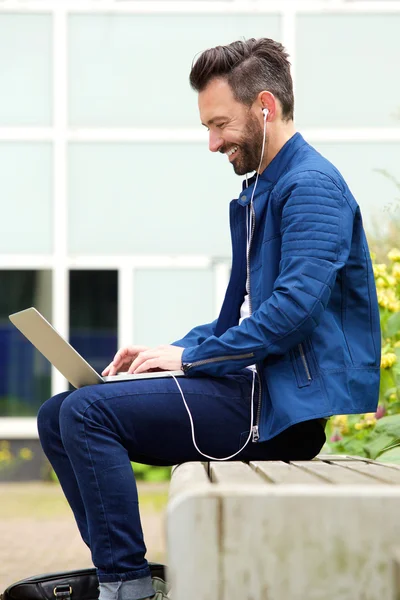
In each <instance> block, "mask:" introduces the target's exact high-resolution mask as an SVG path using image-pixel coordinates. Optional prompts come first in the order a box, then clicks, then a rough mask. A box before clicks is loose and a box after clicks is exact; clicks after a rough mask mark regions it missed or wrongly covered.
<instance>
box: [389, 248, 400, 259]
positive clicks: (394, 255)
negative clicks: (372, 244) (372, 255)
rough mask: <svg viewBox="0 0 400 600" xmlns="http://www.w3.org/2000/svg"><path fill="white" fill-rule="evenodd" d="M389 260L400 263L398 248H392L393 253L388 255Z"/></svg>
mask: <svg viewBox="0 0 400 600" xmlns="http://www.w3.org/2000/svg"><path fill="white" fill-rule="evenodd" d="M387 257H388V259H389V260H393V261H396V260H399V261H400V250H399V249H398V248H392V249H391V251H390V252H389V253H388V255H387Z"/></svg>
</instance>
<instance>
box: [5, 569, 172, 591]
mask: <svg viewBox="0 0 400 600" xmlns="http://www.w3.org/2000/svg"><path fill="white" fill-rule="evenodd" d="M149 567H150V571H151V576H152V577H160V578H161V579H164V580H165V578H166V573H165V567H164V565H161V564H159V563H149ZM98 585H99V581H98V579H97V572H96V569H94V568H91V569H79V570H77V571H61V572H58V573H45V574H43V575H35V576H34V577H28V578H27V579H21V581H17V582H16V583H13V584H11V585H10V586H8V588H7V589H6V590H5V591H4V593H3V594H0V600H55V599H56V600H70V599H71V600H97V598H98V597H99V588H98Z"/></svg>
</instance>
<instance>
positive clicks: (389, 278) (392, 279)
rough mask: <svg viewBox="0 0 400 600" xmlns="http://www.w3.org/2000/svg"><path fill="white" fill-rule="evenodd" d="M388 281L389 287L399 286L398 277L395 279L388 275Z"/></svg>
mask: <svg viewBox="0 0 400 600" xmlns="http://www.w3.org/2000/svg"><path fill="white" fill-rule="evenodd" d="M386 281H387V282H388V284H389V285H392V286H395V285H397V281H396V277H393V275H388V276H387V277H386Z"/></svg>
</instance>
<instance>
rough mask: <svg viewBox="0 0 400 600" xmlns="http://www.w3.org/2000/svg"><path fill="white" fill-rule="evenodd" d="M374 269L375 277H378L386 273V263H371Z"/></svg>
mask: <svg viewBox="0 0 400 600" xmlns="http://www.w3.org/2000/svg"><path fill="white" fill-rule="evenodd" d="M372 268H373V270H374V275H375V277H379V276H380V275H386V271H387V265H385V263H381V264H379V265H372Z"/></svg>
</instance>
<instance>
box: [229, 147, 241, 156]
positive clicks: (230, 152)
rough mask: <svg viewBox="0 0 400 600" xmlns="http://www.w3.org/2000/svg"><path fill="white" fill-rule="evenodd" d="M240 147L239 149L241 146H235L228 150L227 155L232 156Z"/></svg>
mask: <svg viewBox="0 0 400 600" xmlns="http://www.w3.org/2000/svg"><path fill="white" fill-rule="evenodd" d="M238 149H239V146H234V147H233V148H231V149H230V150H228V152H227V153H226V154H227V156H228V157H229V158H230V157H231V156H232V155H233V154H235V152H236V150H238Z"/></svg>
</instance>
